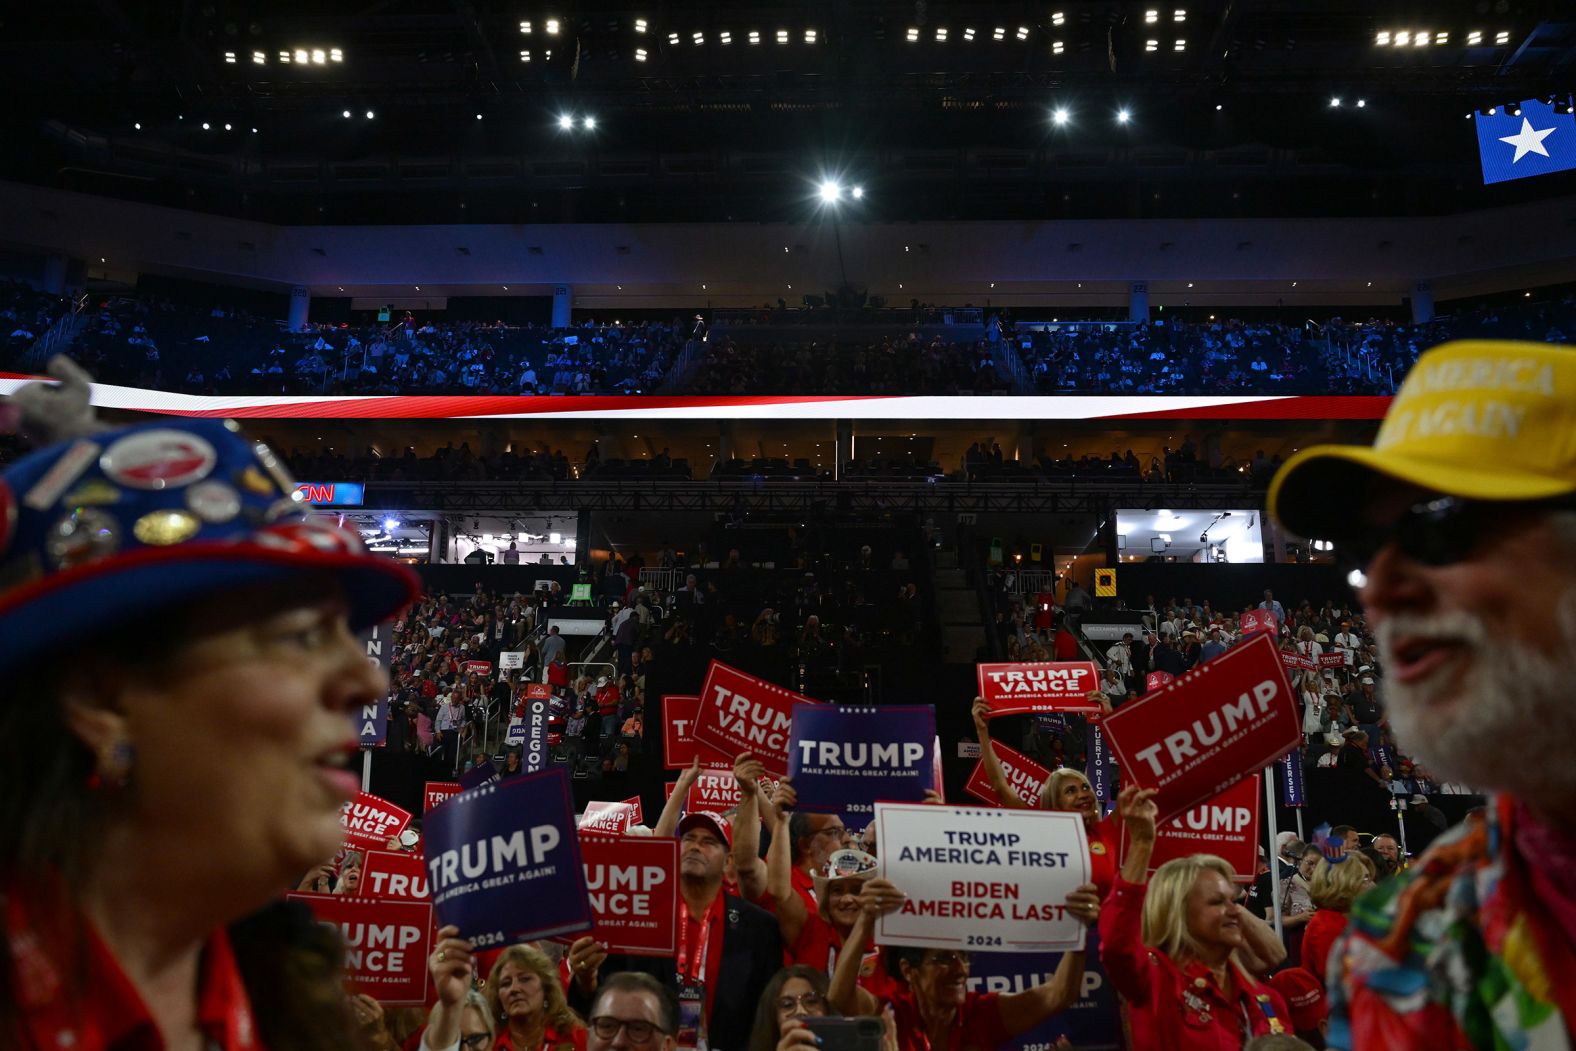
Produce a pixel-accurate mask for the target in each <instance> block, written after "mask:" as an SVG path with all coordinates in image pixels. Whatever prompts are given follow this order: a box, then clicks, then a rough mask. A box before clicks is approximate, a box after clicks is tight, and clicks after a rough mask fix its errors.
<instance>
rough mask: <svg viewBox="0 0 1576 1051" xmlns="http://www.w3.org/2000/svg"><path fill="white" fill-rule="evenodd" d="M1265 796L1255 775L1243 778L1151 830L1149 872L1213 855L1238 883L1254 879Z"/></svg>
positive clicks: (1124, 848) (1124, 845) (1124, 853)
mask: <svg viewBox="0 0 1576 1051" xmlns="http://www.w3.org/2000/svg"><path fill="white" fill-rule="evenodd" d="M1263 801H1264V797H1263V796H1262V795H1261V794H1260V793H1259V775H1258V774H1254V775H1252V776H1251V777H1246V778H1244V779H1242V780H1241V781H1238V782H1237V783H1236V784H1234V785H1232V786H1231V787H1230V788H1228V789H1226V790H1225V791H1224V792H1222V793H1220V794H1219V795H1217V796H1215V797H1214V798H1213V799H1206V800H1204V802H1202V803H1200V804H1198V805H1197V806H1195V807H1191V808H1189V809H1188V810H1186V811H1184V812H1182V813H1181V814H1178V815H1177V816H1176V817H1174V818H1172V819H1171V820H1170V821H1162V822H1160V823H1159V824H1158V825H1156V826H1155V850H1154V853H1153V854H1151V855H1150V858H1149V874H1150V875H1154V872H1155V869H1157V868H1159V867H1160V866H1161V865H1164V864H1165V863H1166V862H1168V861H1171V860H1173V859H1174V858H1185V857H1187V856H1188V855H1189V854H1214V855H1216V856H1218V857H1222V858H1225V859H1226V861H1227V862H1229V863H1230V865H1231V871H1233V872H1235V873H1236V874H1237V879H1238V880H1239V881H1241V882H1244V883H1251V882H1252V881H1253V880H1255V879H1257V878H1258V874H1259V873H1258V864H1259V813H1260V810H1261V809H1262V807H1261V804H1262V803H1263ZM1127 849H1128V846H1127V836H1126V834H1125V833H1124V834H1123V836H1122V848H1121V854H1120V860H1119V861H1118V862H1117V863H1118V864H1121V862H1122V861H1125V860H1127Z"/></svg>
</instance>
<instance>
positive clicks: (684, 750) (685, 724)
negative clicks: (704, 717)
mask: <svg viewBox="0 0 1576 1051" xmlns="http://www.w3.org/2000/svg"><path fill="white" fill-rule="evenodd" d="M699 710H700V698H699V697H686V696H684V695H682V694H673V693H666V694H663V695H662V765H663V766H665V767H667V768H668V769H669V770H686V769H688V768H689V765H690V763H691V762H693V761H694V759H695V757H696V756H699V757H700V762H701V765H702V766H716V765H718V764H721V763H727V764H729V765H730V766H731V765H732V764H733V756H731V755H724V754H723V753H721V752H719V751H717V750H716V749H715V748H708V747H706V746H705V745H703V744H701V743H700V742H699V741H697V740H695V738H694V732H695V713H696V712H698V711H699Z"/></svg>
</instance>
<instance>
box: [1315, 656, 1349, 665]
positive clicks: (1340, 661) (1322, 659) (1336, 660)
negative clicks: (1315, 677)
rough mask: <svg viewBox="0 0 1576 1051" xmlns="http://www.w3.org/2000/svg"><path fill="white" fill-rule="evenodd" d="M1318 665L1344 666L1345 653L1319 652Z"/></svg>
mask: <svg viewBox="0 0 1576 1051" xmlns="http://www.w3.org/2000/svg"><path fill="white" fill-rule="evenodd" d="M1319 667H1321V668H1344V667H1346V654H1345V653H1321V654H1319Z"/></svg>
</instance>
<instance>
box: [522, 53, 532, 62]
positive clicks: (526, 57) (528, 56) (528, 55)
mask: <svg viewBox="0 0 1576 1051" xmlns="http://www.w3.org/2000/svg"><path fill="white" fill-rule="evenodd" d="M520 61H521V62H529V61H531V53H530V52H529V51H522V52H520Z"/></svg>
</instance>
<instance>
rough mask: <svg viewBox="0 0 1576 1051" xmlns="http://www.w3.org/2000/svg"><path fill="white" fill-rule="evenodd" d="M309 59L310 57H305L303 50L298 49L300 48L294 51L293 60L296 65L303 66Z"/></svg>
mask: <svg viewBox="0 0 1576 1051" xmlns="http://www.w3.org/2000/svg"><path fill="white" fill-rule="evenodd" d="M309 57H310V56H308V55H307V53H306V51H305V50H303V49H300V48H297V49H296V53H295V60H296V62H297V64H299V65H303V66H304V65H306V63H307V60H308V58H309Z"/></svg>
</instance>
